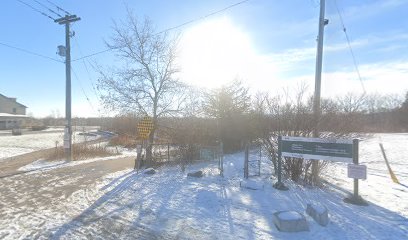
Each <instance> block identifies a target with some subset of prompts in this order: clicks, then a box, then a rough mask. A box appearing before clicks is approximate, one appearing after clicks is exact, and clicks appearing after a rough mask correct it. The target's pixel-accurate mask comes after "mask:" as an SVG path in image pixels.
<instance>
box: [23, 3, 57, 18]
mask: <svg viewBox="0 0 408 240" xmlns="http://www.w3.org/2000/svg"><path fill="white" fill-rule="evenodd" d="M16 1H18V2H20V3H22V4H24V5H26V6H27V7H29V8H31V10H33V11H35V12H38V13H39V14H41V15H43V16H45V17H47V18H50V19H52V20H54V21H55V18H53V17H51V16H50V15H48V14H46V13H44V12H42V11H40V10H38V9H37V8H35V7H33V6H32V5H30V4H28V3H26V2H23V1H22V0H16Z"/></svg>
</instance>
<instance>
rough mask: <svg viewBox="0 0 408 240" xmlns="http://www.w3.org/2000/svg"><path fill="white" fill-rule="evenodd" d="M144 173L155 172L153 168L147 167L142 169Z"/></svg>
mask: <svg viewBox="0 0 408 240" xmlns="http://www.w3.org/2000/svg"><path fill="white" fill-rule="evenodd" d="M143 173H144V174H150V175H151V174H155V173H156V170H154V168H147V169H145V170H144V171H143Z"/></svg>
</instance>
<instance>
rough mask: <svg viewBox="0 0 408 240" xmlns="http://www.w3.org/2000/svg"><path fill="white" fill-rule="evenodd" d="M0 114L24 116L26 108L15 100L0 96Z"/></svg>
mask: <svg viewBox="0 0 408 240" xmlns="http://www.w3.org/2000/svg"><path fill="white" fill-rule="evenodd" d="M0 113H10V114H17V115H25V114H26V108H25V107H23V106H21V104H19V103H17V101H16V99H15V98H7V97H4V96H3V95H0Z"/></svg>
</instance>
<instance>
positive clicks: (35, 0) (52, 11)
mask: <svg viewBox="0 0 408 240" xmlns="http://www.w3.org/2000/svg"><path fill="white" fill-rule="evenodd" d="M33 1H34V2H36V3H38V5H40V6H42V7H43V8H45V9H47V10H48V11H50V12H51V13H54V14H55V15H57V16H58V17H61V18H62V15H61V14H59V13H57V12H55V11H54V10H52V9H50V8H49V7H47V6H45V5H44V4H43V3H41V2H39V1H37V0H33Z"/></svg>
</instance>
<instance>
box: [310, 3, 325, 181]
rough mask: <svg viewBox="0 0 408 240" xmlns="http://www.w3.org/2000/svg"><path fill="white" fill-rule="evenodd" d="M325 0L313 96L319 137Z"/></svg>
mask: <svg viewBox="0 0 408 240" xmlns="http://www.w3.org/2000/svg"><path fill="white" fill-rule="evenodd" d="M324 10H325V0H320V16H319V35H318V37H317V56H316V72H315V92H314V97H313V119H314V124H315V126H314V128H313V137H315V138H317V137H319V122H320V117H321V107H320V89H321V80H322V60H323V35H324V26H325V25H327V24H328V23H329V20H327V19H324ZM317 175H318V166H317V162H316V161H313V162H312V178H313V179H314V180H317V179H316V178H317Z"/></svg>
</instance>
